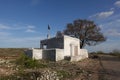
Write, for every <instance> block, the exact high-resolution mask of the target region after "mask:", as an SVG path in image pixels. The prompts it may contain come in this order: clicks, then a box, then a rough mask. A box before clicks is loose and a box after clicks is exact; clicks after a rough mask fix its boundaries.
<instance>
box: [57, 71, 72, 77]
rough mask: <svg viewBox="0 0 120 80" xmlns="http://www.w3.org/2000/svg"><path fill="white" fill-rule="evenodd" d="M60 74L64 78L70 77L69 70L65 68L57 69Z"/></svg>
mask: <svg viewBox="0 0 120 80" xmlns="http://www.w3.org/2000/svg"><path fill="white" fill-rule="evenodd" d="M57 74H58V76H60V77H61V76H62V78H67V77H70V74H69V73H68V72H67V71H64V70H58V71H57Z"/></svg>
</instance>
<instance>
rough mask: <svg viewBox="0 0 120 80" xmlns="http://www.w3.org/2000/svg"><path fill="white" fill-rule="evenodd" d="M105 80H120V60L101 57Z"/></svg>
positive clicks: (108, 56)
mask: <svg viewBox="0 0 120 80" xmlns="http://www.w3.org/2000/svg"><path fill="white" fill-rule="evenodd" d="M100 65H101V66H102V68H103V71H104V72H103V76H104V79H105V80H120V59H119V58H118V57H116V56H111V55H100Z"/></svg>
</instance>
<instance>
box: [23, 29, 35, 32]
mask: <svg viewBox="0 0 120 80" xmlns="http://www.w3.org/2000/svg"><path fill="white" fill-rule="evenodd" d="M25 32H35V30H33V29H27V30H26V31H25Z"/></svg>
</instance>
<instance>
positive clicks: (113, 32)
mask: <svg viewBox="0 0 120 80" xmlns="http://www.w3.org/2000/svg"><path fill="white" fill-rule="evenodd" d="M106 34H107V35H108V36H120V32H119V31H118V30H116V29H109V30H108V31H107V32H106Z"/></svg>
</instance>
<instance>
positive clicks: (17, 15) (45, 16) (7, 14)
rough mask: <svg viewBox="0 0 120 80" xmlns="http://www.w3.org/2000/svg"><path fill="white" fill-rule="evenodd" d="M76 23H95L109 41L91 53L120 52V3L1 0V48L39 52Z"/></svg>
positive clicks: (107, 0)
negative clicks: (44, 43)
mask: <svg viewBox="0 0 120 80" xmlns="http://www.w3.org/2000/svg"><path fill="white" fill-rule="evenodd" d="M76 19H87V20H93V21H94V22H95V24H97V26H99V27H100V28H101V32H102V33H103V34H104V35H105V37H107V41H106V42H103V43H101V44H99V45H96V46H90V47H89V46H86V47H85V48H87V49H88V51H89V52H92V51H104V52H110V51H112V50H115V49H118V50H120V29H119V28H120V0H0V48H39V46H40V40H42V39H46V35H47V27H48V24H49V25H50V28H51V29H50V30H51V31H50V34H51V37H54V36H55V34H56V32H57V31H63V30H64V29H65V28H66V25H67V24H68V23H72V22H73V21H74V20H76Z"/></svg>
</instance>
